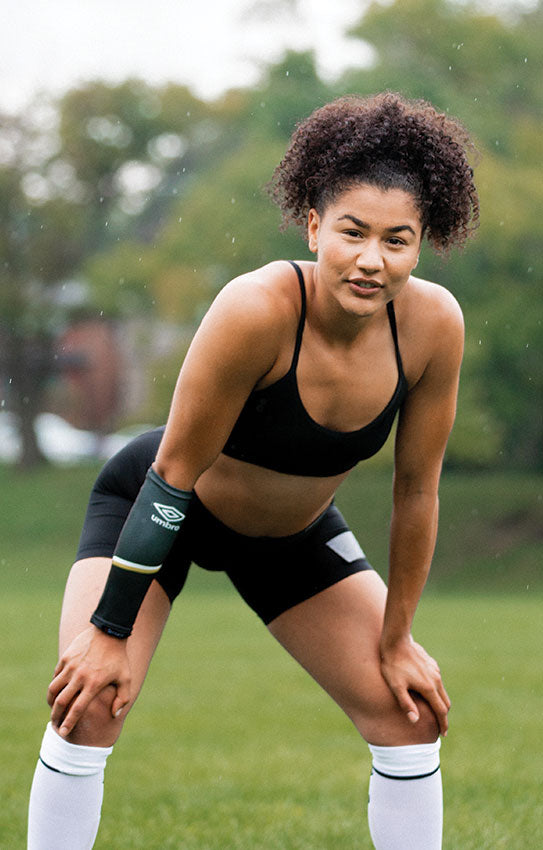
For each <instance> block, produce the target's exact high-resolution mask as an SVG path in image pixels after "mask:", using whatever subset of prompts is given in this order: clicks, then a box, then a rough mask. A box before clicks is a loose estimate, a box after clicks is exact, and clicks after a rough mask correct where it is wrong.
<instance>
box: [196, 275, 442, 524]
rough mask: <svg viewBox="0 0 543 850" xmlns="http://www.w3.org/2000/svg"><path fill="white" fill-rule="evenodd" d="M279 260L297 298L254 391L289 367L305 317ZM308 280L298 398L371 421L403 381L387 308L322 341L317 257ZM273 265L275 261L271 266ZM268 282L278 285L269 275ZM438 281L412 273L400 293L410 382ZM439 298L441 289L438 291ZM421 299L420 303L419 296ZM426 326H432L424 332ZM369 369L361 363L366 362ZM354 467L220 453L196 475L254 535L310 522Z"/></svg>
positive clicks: (426, 340) (332, 423) (311, 407)
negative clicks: (355, 333)
mask: <svg viewBox="0 0 543 850" xmlns="http://www.w3.org/2000/svg"><path fill="white" fill-rule="evenodd" d="M271 265H272V267H273V269H271V270H270V273H271V271H273V273H274V275H277V272H278V269H277V267H278V266H280V271H281V284H282V294H283V295H284V294H285V293H286V298H287V301H288V303H289V305H291V310H290V312H288V313H287V314H286V315H287V316H288V317H289V318H288V321H286V322H285V323H284V344H283V345H282V346H281V350H280V354H279V356H278V358H277V360H276V362H275V363H274V365H273V367H272V368H271V369H270V370H269V372H268V373H267V374H266V375H265V376H264V377H263V378H262V379H261V380H260V381H259V383H258V384H257V386H256V388H255V389H256V390H257V391H258V390H259V389H261V388H262V389H264V388H266V387H270V386H273V385H274V384H275V383H276V382H277V381H280V380H281V378H282V377H283V376H284V375H286V373H287V372H288V370H289V368H290V365H291V362H292V356H293V349H294V345H295V339H296V333H297V328H298V325H299V320H300V295H299V288H298V285H297V281H296V278H295V276H294V274H293V273H292V272H291V271H288V270H287V267H286V264H284V263H282V264H278V263H274V264H271ZM300 265H301V266H302V269H303V271H304V277H305V280H306V284H307V297H308V307H307V318H306V323H305V327H304V332H303V344H302V346H301V349H300V355H299V361H298V364H297V369H296V379H297V385H298V391H299V397H300V400H301V402H302V404H303V407H304V408H305V411H306V412H307V414H308V416H309V417H311V419H312V420H314V421H315V422H316V423H318V424H319V425H321V426H323V427H325V428H327V429H333V430H336V431H339V432H349V431H353V430H356V429H359V428H362V427H364V426H365V425H367V424H368V423H371V422H372V421H373V420H374V419H375V418H376V417H378V416H379V415H380V414H381V412H382V411H383V410H384V409H385V408H386V406H387V405H388V404H389V402H390V400H391V398H392V397H393V395H394V393H395V390H396V388H397V385H398V364H397V359H396V352H395V347H394V341H393V338H392V334H391V330H390V323H389V318H388V316H387V312H386V310H383V311H382V315H381V316H379V317H376V318H375V320H374V321H372V322H371V325H369V326H368V327H367V329H365V330H364V333H363V334H360V335H359V337H356V338H354V339H353V340H352V341H350V342H349V344H348V345H345V344H342V343H341V341H339V342H338V341H335V343H332V344H330V343H327V342H326V341H323V339H322V337H321V334H320V333H319V329H318V327H316V326H315V325H314V324H313V321H312V312H311V298H312V290H311V277H312V268H313V266H314V264H312V263H300ZM266 268H267V269H270V267H266ZM270 285H277V284H276V283H275V281H271V282H270ZM435 290H441V287H437V286H435V285H434V284H429V283H427V282H425V281H419V280H417V279H414V278H413V279H410V281H409V283H408V284H407V285H406V288H405V290H403V291H402V292H401V293H400V296H399V297H398V298H397V299H396V300H395V313H396V319H397V325H398V338H399V347H400V350H401V357H402V360H403V365H404V372H405V376H406V380H407V383H408V384H409V385H412V384H414V383H416V381H417V380H418V378H419V377H420V375H421V374H422V372H423V371H424V367H425V364H426V363H427V361H428V357H429V356H430V351H431V315H432V301H435V298H436V292H435ZM437 297H439V295H437ZM415 302H416V303H415ZM421 325H425V326H426V332H424V333H421ZM362 363H363V364H364V368H363V369H361V368H360V364H362ZM347 474H348V471H342V472H338V473H337V474H333V475H330V474H328V475H323V476H320V475H313V476H312V477H311V478H310V479H309V480H308V478H307V476H306V475H298V474H289V473H285V472H279V471H275V470H273V469H267V468H264V467H262V466H257V465H255V464H252V463H246V462H244V461H242V460H239V459H235V458H233V457H228V456H226V455H225V454H221V455H219V457H218V458H217V460H216V461H215V462H214V463H213V464H212V466H211V467H210V468H209V469H208V470H206V472H204V473H203V474H202V475H201V476H200V478H199V479H198V482H197V486H196V490H197V492H198V494H199V496H200V498H201V499H202V501H203V502H204V503H205V504H206V505H207V507H208V508H209V509H210V510H211V511H212V513H214V514H215V515H216V516H218V517H219V519H221V520H222V521H223V522H224V523H225V524H227V525H229V526H230V527H232V528H234V529H235V530H237V531H239V532H241V533H244V534H249V535H254V536H259V535H269V536H282V535H286V534H294V533H296V532H297V531H300V530H301V529H302V528H304V527H306V526H307V525H308V524H309V523H310V522H311V521H312V520H313V519H315V518H316V517H317V516H318V515H319V514H320V513H321V512H322V511H323V510H324V509H325V508H326V507H327V505H328V504H329V503H330V501H331V499H332V498H333V495H334V493H335V491H336V489H337V487H338V486H339V484H340V483H341V481H343V479H344V478H345V477H346V475H347Z"/></svg>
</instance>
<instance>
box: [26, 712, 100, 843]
mask: <svg viewBox="0 0 543 850" xmlns="http://www.w3.org/2000/svg"><path fill="white" fill-rule="evenodd" d="M112 749H113V747H82V746H79V745H78V744H70V743H69V742H68V741H65V740H64V738H61V737H60V735H57V733H56V732H55V731H54V730H53V728H52V726H51V724H50V723H49V724H48V726H47V729H46V730H45V735H44V736H43V741H42V745H41V749H40V759H39V761H38V764H37V766H36V771H35V773H34V781H33V782H32V790H31V792H30V805H29V809H28V845H27V847H28V850H53V848H54V850H90V848H91V847H92V846H93V844H94V839H95V838H96V833H97V832H98V825H99V823H100V810H101V808H102V797H103V789H104V769H105V766H106V759H107V757H108V755H109V754H110V753H111V751H112Z"/></svg>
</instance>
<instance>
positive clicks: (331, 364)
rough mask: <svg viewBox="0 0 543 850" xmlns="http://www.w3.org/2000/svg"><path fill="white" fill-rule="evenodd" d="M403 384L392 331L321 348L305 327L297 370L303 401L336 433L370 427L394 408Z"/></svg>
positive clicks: (299, 392) (314, 415) (313, 415)
mask: <svg viewBox="0 0 543 850" xmlns="http://www.w3.org/2000/svg"><path fill="white" fill-rule="evenodd" d="M398 379H399V368H398V360H397V355H396V349H395V345H394V340H393V337H392V334H391V332H390V329H389V328H388V327H386V326H385V327H384V328H383V329H380V330H379V331H376V332H375V333H372V334H368V335H367V337H366V338H365V339H364V340H363V341H361V342H359V343H358V344H356V345H353V346H327V345H323V343H322V340H319V339H318V337H317V335H316V334H314V333H312V331H311V329H310V328H308V327H306V329H305V333H304V339H303V343H302V346H301V349H300V354H299V359H298V364H297V368H296V382H297V387H298V394H299V396H300V400H301V402H302V404H303V406H304V408H305V410H306V411H307V413H308V415H309V416H310V417H311V418H312V419H313V420H314V421H315V422H318V423H319V424H320V425H323V426H325V427H326V428H330V429H333V430H336V431H354V430H356V429H359V428H362V427H364V426H365V425H367V424H369V423H370V422H372V421H373V420H374V419H375V418H376V417H377V416H379V415H380V414H381V413H382V411H383V410H384V409H385V408H386V406H387V404H388V403H389V402H390V400H391V398H392V396H393V395H394V392H395V390H396V387H397V384H398Z"/></svg>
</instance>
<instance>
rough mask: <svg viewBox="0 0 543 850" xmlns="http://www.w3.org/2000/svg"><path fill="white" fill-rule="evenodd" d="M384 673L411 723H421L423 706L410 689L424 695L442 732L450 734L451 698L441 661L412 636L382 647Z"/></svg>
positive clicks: (382, 668)
mask: <svg viewBox="0 0 543 850" xmlns="http://www.w3.org/2000/svg"><path fill="white" fill-rule="evenodd" d="M381 672H382V674H383V677H384V679H385V681H386V683H387V685H388V686H389V688H390V690H391V691H392V693H393V694H394V696H395V698H396V700H397V702H398V704H399V706H400V708H401V709H402V711H403V712H405V714H406V715H407V717H408V719H409V720H410V721H411V723H417V722H418V720H419V717H420V712H419V708H418V706H417V703H416V702H415V700H414V699H413V696H412V695H411V693H410V691H415V692H416V693H418V694H420V695H421V696H422V697H424V699H425V700H426V702H427V703H428V704H429V705H430V707H431V709H432V711H433V712H434V714H435V716H436V720H437V723H438V727H439V731H440V734H441V735H446V734H447V729H448V717H447V715H448V711H449V709H450V707H451V701H450V699H449V696H448V694H447V691H446V690H445V687H444V685H443V682H442V679H441V672H440V670H439V667H438V664H437V662H436V661H435V659H433V658H432V657H431V656H430V655H428V653H427V652H426V650H425V649H424V648H423V647H422V646H420V644H418V643H416V642H415V641H414V640H413V639H412V638H411V637H409V639H407V640H404V641H402V642H401V643H396V644H394V645H393V646H387V647H386V648H383V647H382V648H381Z"/></svg>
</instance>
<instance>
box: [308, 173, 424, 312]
mask: <svg viewBox="0 0 543 850" xmlns="http://www.w3.org/2000/svg"><path fill="white" fill-rule="evenodd" d="M421 239H422V223H421V219H420V214H419V212H418V210H417V207H416V204H415V200H414V198H413V196H412V195H411V194H410V193H409V192H406V191H404V190H403V189H387V190H385V189H379V188H377V187H376V186H370V185H368V184H367V183H360V184H358V185H356V186H354V187H352V188H350V189H346V190H345V191H344V192H343V193H342V194H341V195H339V196H338V197H337V198H336V199H335V200H334V201H332V202H331V203H330V204H329V205H328V206H327V207H326V208H325V210H324V211H323V212H322V214H321V215H319V213H318V212H317V211H316V210H315V209H312V210H310V212H309V218H308V240H309V248H310V250H311V251H313V252H315V253H316V254H317V266H316V281H317V286H324V287H325V288H326V289H327V290H328V291H329V292H330V293H331V294H333V295H334V297H335V298H336V299H337V300H338V301H339V303H340V305H341V306H342V307H343V309H344V310H346V311H347V312H349V313H355V314H357V315H361V316H365V315H371V314H373V313H375V312H376V310H377V309H379V308H380V307H382V306H383V305H384V304H386V303H387V302H388V301H391V300H392V299H393V298H395V297H396V296H397V295H398V294H399V292H401V290H402V289H403V287H404V286H405V284H406V283H407V281H408V279H409V275H410V274H411V272H412V271H413V269H414V268H415V266H416V265H417V262H418V257H419V251H420V244H421Z"/></svg>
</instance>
